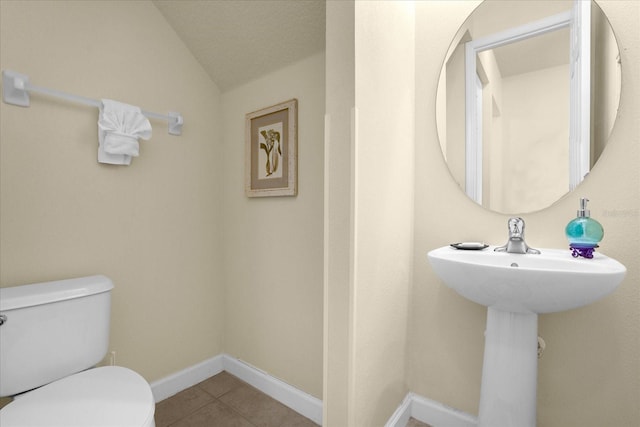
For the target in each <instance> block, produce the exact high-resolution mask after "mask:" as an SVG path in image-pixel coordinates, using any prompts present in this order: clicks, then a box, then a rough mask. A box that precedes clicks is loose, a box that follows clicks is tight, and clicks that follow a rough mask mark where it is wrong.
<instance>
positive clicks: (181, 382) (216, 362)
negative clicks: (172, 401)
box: [151, 354, 224, 403]
mask: <svg viewBox="0 0 640 427" xmlns="http://www.w3.org/2000/svg"><path fill="white" fill-rule="evenodd" d="M223 358H224V357H223V355H221V354H219V355H217V356H215V357H212V358H211V359H207V360H205V361H203V362H200V363H198V364H196V365H193V366H190V367H188V368H186V369H183V370H181V371H178V372H176V373H173V374H171V375H169V376H167V377H164V378H161V379H159V380H158V381H154V382H152V383H151V391H152V392H153V398H154V399H155V400H156V403H157V402H160V401H161V400H164V399H166V398H168V397H171V396H173V395H174V394H176V393H179V392H181V391H182V390H185V389H188V388H189V387H191V386H194V385H196V384H198V383H199V382H202V381H204V380H206V379H207V378H211V377H212V376H214V375H216V374H219V373H220V372H222V371H223V370H224V364H223Z"/></svg>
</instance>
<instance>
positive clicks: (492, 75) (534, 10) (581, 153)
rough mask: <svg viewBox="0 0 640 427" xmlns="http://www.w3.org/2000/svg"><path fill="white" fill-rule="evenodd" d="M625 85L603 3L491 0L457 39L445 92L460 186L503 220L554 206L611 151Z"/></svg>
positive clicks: (447, 146) (446, 136) (447, 144)
mask: <svg viewBox="0 0 640 427" xmlns="http://www.w3.org/2000/svg"><path fill="white" fill-rule="evenodd" d="M620 84H621V74H620V55H619V49H618V45H617V43H616V40H615V36H614V34H613V30H612V29H611V26H610V24H609V21H608V20H607V18H606V16H605V15H604V13H603V12H602V10H601V9H600V7H599V6H598V5H597V4H595V3H594V2H592V1H591V2H587V1H581V0H557V1H548V0H529V1H526V2H523V1H518V0H485V1H484V2H483V3H481V4H480V5H479V6H478V7H477V8H476V9H475V10H474V11H473V13H472V14H471V15H470V16H469V18H468V19H467V20H466V21H465V22H464V24H463V25H462V27H461V28H460V30H459V31H458V33H457V34H456V36H455V38H454V40H453V42H452V43H451V46H450V47H449V50H448V52H447V56H446V58H445V60H444V63H443V66H442V70H441V72H440V80H439V82H438V92H437V99H436V120H437V128H438V136H439V139H440V147H441V148H442V154H443V156H444V158H445V161H446V162H447V165H448V166H449V170H450V172H451V174H452V176H453V177H454V178H455V179H456V181H457V182H458V184H459V185H460V187H461V189H463V191H464V192H465V193H466V194H467V195H468V196H469V197H470V198H471V199H473V200H474V201H476V202H477V203H479V204H481V205H482V206H484V207H485V208H487V209H490V210H492V211H495V212H500V213H507V214H515V213H527V212H533V211H538V210H540V209H544V208H546V207H548V206H550V205H552V204H553V203H555V202H556V201H557V200H559V199H560V198H561V197H562V196H563V195H565V194H566V193H567V192H568V191H571V190H573V189H574V188H575V187H576V186H577V185H578V184H579V183H580V182H581V181H582V180H583V179H584V177H585V176H586V174H588V173H589V171H590V170H591V168H592V167H593V166H594V165H595V163H596V161H597V160H598V157H599V156H600V154H601V153H602V150H603V149H604V148H605V145H606V143H607V140H608V139H609V135H610V133H611V130H612V129H613V125H614V122H615V118H616V115H617V111H618V104H619V101H620Z"/></svg>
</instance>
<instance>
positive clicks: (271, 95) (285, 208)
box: [219, 53, 325, 398]
mask: <svg viewBox="0 0 640 427" xmlns="http://www.w3.org/2000/svg"><path fill="white" fill-rule="evenodd" d="M324 75H325V73H324V54H323V53H321V54H316V55H314V56H311V57H309V58H308V59H305V60H303V61H300V62H298V63H296V64H293V65H291V66H288V67H286V68H284V69H282V70H280V71H277V72H274V73H272V74H269V75H266V76H263V77H261V78H259V79H257V80H255V81H252V82H250V83H247V84H245V85H243V86H240V87H238V88H236V89H233V90H231V91H228V92H225V93H224V95H223V96H222V106H223V113H222V118H223V122H224V129H225V131H224V149H223V150H222V151H220V153H219V156H220V158H223V159H224V162H223V163H224V165H223V166H222V170H221V175H220V180H221V182H222V183H223V186H224V190H223V200H224V204H223V206H222V209H223V223H224V232H223V242H224V243H223V246H224V248H223V254H222V261H223V264H224V271H225V283H226V285H225V286H226V287H225V300H224V301H225V307H226V312H225V322H226V327H225V338H224V348H225V352H227V353H229V354H231V355H233V356H235V357H239V358H240V359H243V360H245V361H247V362H249V363H250V364H252V365H255V366H257V367H259V368H260V369H262V370H264V371H266V372H268V373H269V374H271V375H273V376H275V377H278V378H280V379H283V380H284V381H286V382H288V383H290V384H292V385H294V386H296V387H298V388H300V389H302V390H304V391H306V392H308V393H310V394H312V395H314V396H316V397H318V398H321V397H322V298H323V297H322V256H323V255H322V254H323V252H322V248H323V245H322V229H323V226H322V222H323V208H322V206H323V169H322V168H323V162H324V154H323V153H324V145H323V132H324V131H323V120H324ZM291 98H297V99H298V168H299V169H298V172H299V173H298V196H297V197H268V198H247V197H246V196H245V195H244V168H243V165H244V153H245V150H244V130H245V114H247V113H250V112H253V111H257V110H260V109H262V108H265V107H269V106H271V105H275V104H278V103H280V102H283V101H286V100H289V99H291Z"/></svg>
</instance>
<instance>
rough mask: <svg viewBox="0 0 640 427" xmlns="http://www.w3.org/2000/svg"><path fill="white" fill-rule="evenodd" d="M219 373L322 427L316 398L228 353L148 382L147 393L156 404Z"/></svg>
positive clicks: (318, 400) (320, 413) (318, 403)
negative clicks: (247, 384) (225, 373)
mask: <svg viewBox="0 0 640 427" xmlns="http://www.w3.org/2000/svg"><path fill="white" fill-rule="evenodd" d="M222 371H227V372H229V373H230V374H232V375H235V376H236V377H238V378H240V379H241V380H243V381H245V382H246V383H249V384H250V385H252V386H253V387H255V388H257V389H258V390H260V391H262V392H263V393H265V394H266V395H268V396H271V397H272V398H274V399H276V400H277V401H278V402H280V403H282V404H283V405H286V406H288V407H289V408H291V409H293V410H294V411H296V412H297V413H299V414H301V415H304V416H305V417H307V418H309V419H311V420H312V421H314V422H315V423H317V424H322V401H321V400H320V399H318V398H316V397H313V396H311V395H310V394H307V393H305V392H303V391H302V390H299V389H297V388H295V387H293V386H291V385H289V384H287V383H285V382H284V381H281V380H279V379H277V378H275V377H273V376H271V375H269V374H267V373H266V372H264V371H262V370H260V369H258V368H256V367H255V366H251V365H249V364H248V363H246V362H243V361H241V360H239V359H236V358H234V357H232V356H229V355H228V354H219V355H217V356H215V357H212V358H211V359H208V360H205V361H203V362H200V363H198V364H197V365H193V366H191V367H189V368H186V369H183V370H182V371H179V372H176V373H174V374H172V375H169V376H168V377H165V378H162V379H160V380H158V381H154V382H153V383H151V390H152V391H153V396H154V398H155V400H156V402H159V401H161V400H164V399H166V398H168V397H171V396H173V395H174V394H176V393H178V392H180V391H182V390H185V389H187V388H189V387H191V386H193V385H196V384H198V383H199V382H202V381H204V380H206V379H207V378H210V377H212V376H214V375H216V374H219V373H220V372H222Z"/></svg>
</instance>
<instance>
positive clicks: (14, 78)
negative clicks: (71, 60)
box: [2, 70, 184, 135]
mask: <svg viewBox="0 0 640 427" xmlns="http://www.w3.org/2000/svg"><path fill="white" fill-rule="evenodd" d="M29 92H35V93H40V94H42V95H48V96H52V97H55V98H61V99H64V100H67V101H72V102H76V103H79V104H83V105H88V106H90V107H96V108H99V107H100V101H99V100H97V99H91V98H85V97H84V96H79V95H72V94H70V93H66V92H61V91H58V90H54V89H48V88H45V87H40V86H35V85H32V84H31V83H29V76H27V75H26V74H20V73H16V72H15V71H10V70H2V100H3V101H4V102H5V103H6V104H11V105H17V106H20V107H28V106H29V105H30V99H29ZM142 114H144V115H145V116H146V117H148V118H150V119H158V120H166V121H167V122H168V124H169V134H171V135H181V134H182V125H183V124H184V120H183V118H182V115H181V114H180V113H177V112H175V111H171V112H169V114H167V115H163V114H158V113H152V112H150V111H144V110H142Z"/></svg>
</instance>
